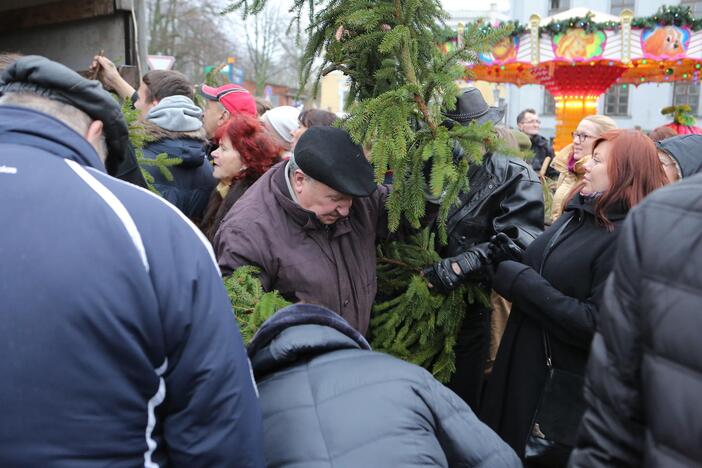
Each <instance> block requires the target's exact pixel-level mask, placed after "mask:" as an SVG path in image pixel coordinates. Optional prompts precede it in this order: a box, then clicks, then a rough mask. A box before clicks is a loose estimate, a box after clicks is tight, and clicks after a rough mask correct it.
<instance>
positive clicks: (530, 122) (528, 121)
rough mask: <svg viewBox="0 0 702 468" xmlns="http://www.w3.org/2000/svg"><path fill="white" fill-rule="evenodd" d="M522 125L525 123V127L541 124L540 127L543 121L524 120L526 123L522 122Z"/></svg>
mask: <svg viewBox="0 0 702 468" xmlns="http://www.w3.org/2000/svg"><path fill="white" fill-rule="evenodd" d="M522 123H523V124H524V125H533V124H539V125H541V121H540V120H524V121H522Z"/></svg>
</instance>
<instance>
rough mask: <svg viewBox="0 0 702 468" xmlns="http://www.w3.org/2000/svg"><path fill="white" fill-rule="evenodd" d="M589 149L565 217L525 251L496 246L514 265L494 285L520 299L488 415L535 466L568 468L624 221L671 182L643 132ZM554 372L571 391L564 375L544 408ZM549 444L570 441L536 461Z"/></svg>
mask: <svg viewBox="0 0 702 468" xmlns="http://www.w3.org/2000/svg"><path fill="white" fill-rule="evenodd" d="M584 128H586V127H583V126H581V127H578V129H579V130H578V131H579V132H580V131H584ZM588 130H590V131H592V130H593V128H592V127H590V128H589V129H588ZM581 140H589V139H587V138H582V139H581ZM576 141H578V140H576ZM588 147H589V149H588V152H589V151H590V150H592V156H591V157H590V158H589V161H588V162H587V163H586V164H585V168H584V169H585V174H584V176H583V180H582V182H581V183H579V184H578V185H576V186H574V187H573V188H572V190H571V192H570V194H569V195H568V196H567V198H568V199H569V203H568V205H567V207H566V209H565V212H564V213H563V216H561V217H560V218H559V219H558V221H556V222H555V223H554V224H553V226H551V227H550V228H549V229H547V230H546V231H545V232H544V233H543V234H542V235H541V236H539V237H537V238H536V239H535V240H534V241H533V242H532V243H531V244H529V247H528V248H527V249H526V251H524V253H523V254H521V255H520V254H519V253H518V249H515V246H514V245H510V244H509V242H510V241H506V242H507V243H506V242H505V239H501V240H500V239H497V240H496V241H495V243H494V244H493V245H494V248H495V250H494V252H495V253H496V258H506V257H511V258H513V259H514V260H505V261H501V262H499V264H498V265H497V268H496V271H495V274H494V277H493V282H492V287H493V288H494V290H495V291H497V292H498V293H499V294H500V295H501V296H503V297H504V298H505V299H507V300H509V301H511V302H512V311H511V313H510V316H509V320H508V321H507V328H506V330H505V333H504V336H503V338H502V342H501V343H500V348H499V350H498V352H497V358H496V360H495V365H494V367H493V371H492V375H491V376H490V379H489V380H488V383H487V387H486V389H485V396H484V398H483V405H482V408H481V418H482V419H483V420H484V421H485V422H486V423H487V424H488V425H489V426H491V427H492V428H493V429H494V430H495V431H496V432H497V433H498V435H500V437H502V439H503V440H504V441H505V442H507V443H508V444H509V445H510V446H512V448H513V449H514V450H515V451H516V452H517V455H519V456H520V457H522V458H523V459H525V462H526V463H525V464H526V466H528V467H532V466H565V461H566V459H567V457H568V454H569V448H568V447H567V446H568V445H571V444H572V441H573V440H574V436H575V432H576V429H577V426H578V423H579V420H580V418H581V417H582V413H581V412H580V411H579V410H581V409H583V407H584V404H581V405H578V402H579V401H580V402H581V403H582V400H579V399H578V395H581V394H582V380H581V378H582V376H583V375H584V372H585V363H586V362H587V357H588V353H589V350H590V341H591V340H592V337H593V334H594V332H595V327H596V324H597V322H598V319H599V308H600V305H601V303H602V297H603V291H604V285H605V279H606V278H607V276H608V275H609V273H610V271H611V269H612V265H613V263H614V253H615V249H616V239H617V235H618V232H619V225H620V224H621V223H622V222H623V221H624V218H625V216H626V214H627V212H628V211H629V209H631V208H632V207H633V206H635V205H636V204H637V203H638V202H640V201H641V199H642V198H644V197H645V196H646V195H648V194H649V193H650V192H652V191H653V190H655V189H657V188H659V187H662V186H663V185H665V184H666V183H668V181H667V179H666V177H665V174H664V173H663V169H662V168H661V165H660V162H659V160H658V154H657V152H656V146H655V144H654V143H653V141H651V139H650V138H648V137H647V136H646V135H644V134H643V133H641V132H638V131H634V130H613V131H610V132H606V133H604V134H603V135H601V136H600V137H599V138H597V139H595V140H594V141H593V142H588ZM583 193H587V194H588V195H583ZM520 257H521V258H520ZM552 369H555V370H557V371H558V372H559V373H560V375H561V376H563V375H564V374H563V373H566V376H568V380H567V381H568V382H569V384H570V385H568V386H567V387H564V386H563V385H562V384H563V383H564V381H563V378H560V379H558V380H554V379H552V378H551V379H550V380H548V381H549V382H551V383H552V384H554V385H555V387H556V389H555V390H554V392H555V393H556V395H555V397H553V398H550V399H549V400H548V401H546V402H545V403H544V402H542V403H541V405H542V406H539V399H540V398H541V395H542V392H543V390H544V388H545V384H546V383H547V379H549V377H548V376H549V375H550V374H551V372H552V371H551V370H552ZM556 383H559V384H560V385H556ZM563 388H567V391H566V393H564V392H563V391H562V389H563ZM552 396H553V395H552ZM559 402H560V403H561V404H559ZM553 405H556V406H558V408H557V410H558V411H555V412H553V411H552V412H551V413H550V414H551V415H554V413H557V414H555V416H556V417H557V419H556V421H555V424H549V422H551V423H554V420H553V419H549V418H548V415H549V411H548V410H549V409H551V410H552V409H553V408H554V406H553ZM537 408H539V410H540V411H538V412H537ZM535 416H536V417H535ZM530 435H531V436H533V437H532V440H531V441H530V443H529V445H527V440H528V436H530ZM559 437H560V438H559ZM546 440H556V441H559V442H562V443H563V444H564V445H563V446H562V451H561V453H560V454H559V455H560V456H558V457H556V459H558V460H559V461H558V462H556V463H551V462H547V463H545V465H542V463H543V462H544V461H545V460H543V459H542V460H540V461H539V460H538V459H535V458H537V457H535V455H536V454H541V455H543V452H544V451H543V450H541V451H539V450H534V449H535V448H538V447H540V446H543V445H546V444H547V443H546ZM569 442H570V443H569ZM551 455H554V454H553V453H551ZM551 461H552V462H553V460H551Z"/></svg>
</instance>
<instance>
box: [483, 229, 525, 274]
mask: <svg viewBox="0 0 702 468" xmlns="http://www.w3.org/2000/svg"><path fill="white" fill-rule="evenodd" d="M489 255H490V260H491V261H492V264H493V265H495V267H497V265H498V264H499V263H500V262H503V261H505V260H514V261H515V262H521V261H522V257H523V256H524V251H523V250H522V248H521V247H519V246H518V245H517V244H516V243H515V242H514V241H513V240H512V239H510V238H509V236H508V235H507V234H505V233H504V232H500V233H498V234H497V235H495V236H492V238H491V239H490V254H489Z"/></svg>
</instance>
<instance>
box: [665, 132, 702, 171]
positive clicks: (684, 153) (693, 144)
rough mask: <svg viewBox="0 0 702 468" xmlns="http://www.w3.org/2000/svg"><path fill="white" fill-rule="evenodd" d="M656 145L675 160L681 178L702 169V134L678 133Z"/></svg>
mask: <svg viewBox="0 0 702 468" xmlns="http://www.w3.org/2000/svg"><path fill="white" fill-rule="evenodd" d="M656 146H657V147H658V149H659V150H661V151H663V152H665V153H667V154H669V155H670V157H672V158H673V159H674V160H675V162H676V163H677V164H678V168H679V170H680V173H681V174H680V175H681V176H682V177H681V178H683V179H684V178H687V177H690V176H692V175H695V174H697V173H698V172H700V171H702V135H678V136H674V137H671V138H666V139H665V140H662V141H659V142H657V143H656Z"/></svg>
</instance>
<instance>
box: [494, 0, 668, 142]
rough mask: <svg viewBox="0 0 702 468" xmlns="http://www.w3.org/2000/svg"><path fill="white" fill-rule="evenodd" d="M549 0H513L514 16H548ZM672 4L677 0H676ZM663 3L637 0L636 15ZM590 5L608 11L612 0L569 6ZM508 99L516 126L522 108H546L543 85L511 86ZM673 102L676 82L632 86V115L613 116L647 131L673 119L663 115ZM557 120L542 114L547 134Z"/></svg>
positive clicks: (524, 19) (523, 19)
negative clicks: (528, 0) (664, 109)
mask: <svg viewBox="0 0 702 468" xmlns="http://www.w3.org/2000/svg"><path fill="white" fill-rule="evenodd" d="M548 3H549V2H548V0H533V1H532V2H524V1H521V0H511V1H510V5H511V7H512V15H511V16H512V17H513V18H514V19H517V20H519V22H520V23H523V24H528V23H529V16H531V15H532V14H534V13H536V14H538V15H539V16H541V17H542V18H544V17H546V16H548ZM668 3H669V4H674V3H677V2H676V1H675V0H672V1H670V2H668ZM660 5H662V3H661V2H660V0H636V3H635V9H634V14H635V15H636V16H650V15H652V14H654V13H655V12H656V10H657V9H658V7H660ZM581 6H584V7H588V8H591V9H593V10H597V11H602V12H609V7H610V0H570V7H571V8H575V7H581ZM508 86H509V91H508V99H507V123H508V124H509V125H512V126H516V121H517V114H519V112H520V111H521V110H522V109H525V108H529V107H531V108H533V109H536V111H537V112H539V113H541V111H542V110H543V94H544V91H543V90H544V88H543V87H541V86H536V85H530V86H522V87H521V88H517V87H516V86H515V85H508ZM672 102H673V85H672V84H656V83H647V84H643V85H640V86H638V87H632V88H631V90H630V91H629V116H627V117H616V116H613V117H612V118H613V119H614V120H615V121H616V122H617V124H618V125H619V126H620V127H621V128H633V127H634V125H640V126H641V128H643V129H644V130H651V129H653V128H655V127H658V126H660V125H663V124H665V123H668V122H669V121H670V120H669V119H668V118H667V117H665V116H663V115H661V114H660V110H661V109H662V108H663V107H666V106H670V105H671V104H672ZM597 108H598V112H600V113H603V112H604V96H602V97H601V98H600V99H599V101H598V106H597ZM555 127H556V122H555V118H554V117H553V116H547V115H542V116H541V128H542V134H543V135H544V136H553V135H554V133H555Z"/></svg>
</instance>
